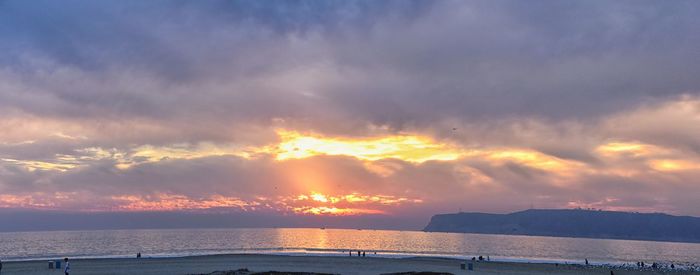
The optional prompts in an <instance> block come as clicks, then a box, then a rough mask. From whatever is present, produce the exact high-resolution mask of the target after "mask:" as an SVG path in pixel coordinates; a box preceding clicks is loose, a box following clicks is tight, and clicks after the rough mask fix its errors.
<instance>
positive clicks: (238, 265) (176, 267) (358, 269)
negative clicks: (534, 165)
mask: <svg viewBox="0 0 700 275" xmlns="http://www.w3.org/2000/svg"><path fill="white" fill-rule="evenodd" d="M462 262H463V261H460V260H457V259H444V258H423V257H421V258H400V259H396V258H375V257H366V258H359V257H340V256H279V255H248V254H246V255H214V256H192V257H182V258H141V259H75V260H71V269H72V272H71V274H144V275H147V274H154V275H155V274H209V273H212V272H215V271H230V270H238V269H244V268H245V269H248V270H250V271H251V272H265V271H282V272H315V273H331V274H384V273H399V272H420V271H429V272H446V273H452V274H610V271H611V269H610V268H608V267H586V266H580V265H561V264H560V265H554V264H541V263H504V262H475V263H474V270H473V271H467V270H461V269H460V263H462ZM613 271H614V274H616V275H621V274H669V273H672V274H697V273H692V272H684V271H677V270H676V271H653V270H644V271H640V270H622V269H613ZM2 274H3V275H7V274H27V275H39V274H41V275H44V274H46V275H48V274H62V272H61V271H60V270H55V269H54V270H50V269H48V265H47V261H23V262H5V263H4V268H3V269H2Z"/></svg>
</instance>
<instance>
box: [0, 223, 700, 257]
mask: <svg viewBox="0 0 700 275" xmlns="http://www.w3.org/2000/svg"><path fill="white" fill-rule="evenodd" d="M350 249H352V250H358V249H359V250H366V251H377V252H378V254H377V255H378V256H384V257H400V256H407V255H434V256H437V255H440V256H458V257H461V256H469V257H471V256H473V255H484V256H486V255H489V256H490V257H491V259H492V260H499V259H500V260H532V261H581V260H582V259H584V258H588V259H589V260H592V261H594V262H598V263H602V262H605V263H611V262H615V263H617V262H636V261H639V260H644V261H649V262H651V261H661V262H669V261H673V262H678V263H698V262H700V244H688V243H668V242H647V241H623V240H597V239H574V238H555V237H529V236H502V235H483V234H456V233H426V232H413V231H385V230H341V229H326V230H321V229H292V228H290V229H272V228H270V229H187V230H112V231H62V232H16V233H0V257H1V258H2V259H3V260H20V259H46V258H57V257H64V256H68V257H133V256H134V255H135V254H136V252H139V251H140V252H142V253H143V255H144V257H148V256H152V257H166V256H182V255H205V254H219V253H275V254H323V255H338V256H345V255H347V254H346V253H347V252H343V251H347V250H350ZM370 254H371V255H368V256H374V255H373V254H372V253H370Z"/></svg>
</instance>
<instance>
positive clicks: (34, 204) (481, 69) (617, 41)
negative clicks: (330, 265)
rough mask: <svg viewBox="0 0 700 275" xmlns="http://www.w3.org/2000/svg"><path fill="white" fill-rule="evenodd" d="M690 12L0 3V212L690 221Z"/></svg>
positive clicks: (593, 6)
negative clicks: (536, 215) (544, 213)
mask: <svg viewBox="0 0 700 275" xmlns="http://www.w3.org/2000/svg"><path fill="white" fill-rule="evenodd" d="M698 13H700V2H698V1H542V0H537V1H159V0H154V1H131V0H125V1H71V0H69V1H60V2H58V1H41V0H39V1H20V0H9V1H8V0H0V214H1V215H11V217H14V218H15V219H17V217H21V216H22V215H27V216H25V217H29V216H31V215H35V217H36V218H35V219H34V220H32V219H31V218H28V219H27V221H26V228H28V229H32V228H33V227H32V222H37V220H45V219H46V218H45V216H42V215H50V214H51V213H60V214H61V215H67V216H66V217H71V218H70V219H71V220H74V221H75V220H79V219H80V217H90V218H85V220H84V222H74V224H80V225H85V226H87V227H89V224H90V223H91V222H92V223H101V221H100V219H98V218H95V217H98V216H99V217H104V216H105V215H106V216H109V215H112V216H113V217H125V216H127V217H128V216H133V217H141V220H142V221H151V222H152V223H151V225H150V226H157V225H158V223H157V222H156V223H153V217H160V218H162V219H163V220H164V221H163V223H161V224H160V225H162V226H169V225H170V224H171V223H169V222H167V221H165V220H167V219H170V218H168V217H174V216H177V217H181V218H176V220H177V219H180V222H181V223H182V224H188V226H197V225H198V224H202V223H206V222H203V221H202V220H201V219H202V218H201V217H210V218H211V217H214V218H211V219H210V220H220V219H222V218H221V217H229V219H232V220H228V221H226V222H225V225H226V226H250V225H254V226H271V225H274V226H285V225H290V226H306V225H308V226H317V225H319V224H321V225H322V224H326V223H327V224H332V225H334V226H338V227H351V228H352V227H357V226H359V225H361V226H364V227H382V228H385V227H386V228H404V229H420V228H422V226H424V225H425V224H427V221H428V220H429V219H430V217H431V215H433V214H437V213H450V212H457V211H464V212H477V211H478V212H491V213H506V212H511V211H518V210H523V209H528V208H533V207H534V208H578V207H580V208H595V209H606V210H619V211H639V212H665V213H670V214H676V215H695V216H700V200H698V198H700V77H698V75H700V31H698V26H700V17H698V16H697V14H698ZM18 213H24V214H21V215H20V216H17V215H18ZM12 215H14V216H12ZM178 215H179V216H178ZM218 215H224V216H218ZM32 217H34V216H32ZM143 217H146V218H143ZM198 217H199V218H198ZM231 217H239V218H238V219H236V218H231ZM241 217H245V218H241ZM156 219H157V218H156ZM224 219H226V218H224ZM37 224H38V223H37ZM220 225H221V224H220ZM36 226H37V227H38V226H39V225H36Z"/></svg>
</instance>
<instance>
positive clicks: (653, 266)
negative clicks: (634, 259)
mask: <svg viewBox="0 0 700 275" xmlns="http://www.w3.org/2000/svg"><path fill="white" fill-rule="evenodd" d="M657 267H659V266H658V265H656V263H653V264H651V268H653V269H656V268H657Z"/></svg>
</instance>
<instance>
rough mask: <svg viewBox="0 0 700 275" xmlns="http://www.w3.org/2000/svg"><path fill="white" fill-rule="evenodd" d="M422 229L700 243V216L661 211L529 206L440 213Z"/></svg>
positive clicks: (429, 230) (430, 230)
mask: <svg viewBox="0 0 700 275" xmlns="http://www.w3.org/2000/svg"><path fill="white" fill-rule="evenodd" d="M423 231H428V232H457V233H483V234H505V235H528V236H556V237H579V238H605V239H625V240H652V241H675V242H695V243H700V218H697V217H689V216H672V215H668V214H661V213H630V212H615V211H598V210H581V209H530V210H525V211H520V212H515V213H510V214H487V213H455V214H439V215H435V216H433V217H432V218H431V219H430V223H429V224H428V225H427V226H426V227H425V229H423Z"/></svg>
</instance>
